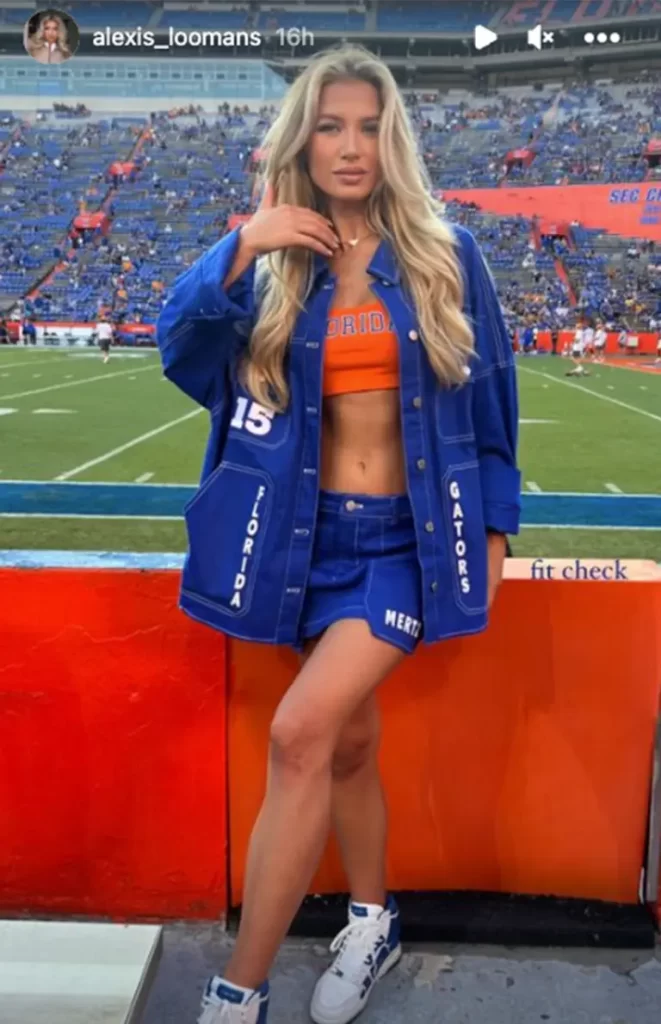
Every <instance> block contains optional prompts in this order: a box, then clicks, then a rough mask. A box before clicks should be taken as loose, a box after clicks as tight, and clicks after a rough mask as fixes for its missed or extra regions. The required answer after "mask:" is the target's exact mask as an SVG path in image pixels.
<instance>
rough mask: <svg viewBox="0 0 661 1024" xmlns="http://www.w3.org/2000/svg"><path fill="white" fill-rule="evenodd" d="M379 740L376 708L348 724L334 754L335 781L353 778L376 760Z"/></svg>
mask: <svg viewBox="0 0 661 1024" xmlns="http://www.w3.org/2000/svg"><path fill="white" fill-rule="evenodd" d="M379 739H380V730H379V719H378V715H377V713H376V710H375V709H374V708H371V709H369V711H368V712H367V713H364V714H361V715H360V716H358V717H356V718H354V719H352V720H351V721H350V722H349V723H347V725H346V727H345V729H344V730H343V732H342V734H341V736H340V738H339V740H338V742H337V745H336V747H335V750H334V752H333V760H332V762H331V770H332V773H333V779H334V780H335V781H336V782H341V781H342V780H344V779H348V778H351V776H353V775H355V774H356V773H357V772H359V771H360V770H361V769H362V768H364V767H365V765H367V764H369V763H370V762H371V761H373V760H375V759H376V756H377V753H378V749H379Z"/></svg>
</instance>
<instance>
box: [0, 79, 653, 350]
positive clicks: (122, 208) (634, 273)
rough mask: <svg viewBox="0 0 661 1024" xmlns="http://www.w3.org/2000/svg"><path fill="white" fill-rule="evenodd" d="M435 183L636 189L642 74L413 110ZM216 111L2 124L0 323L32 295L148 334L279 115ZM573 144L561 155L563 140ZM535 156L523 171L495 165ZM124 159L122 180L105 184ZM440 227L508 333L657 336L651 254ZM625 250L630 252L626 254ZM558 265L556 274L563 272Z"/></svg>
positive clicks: (451, 209)
mask: <svg viewBox="0 0 661 1024" xmlns="http://www.w3.org/2000/svg"><path fill="white" fill-rule="evenodd" d="M407 102H408V106H409V113H410V116H411V118H412V121H413V123H414V126H415V129H416V132H417V133H418V135H419V137H420V146H421V152H422V153H423V155H424V157H425V161H426V164H427V167H428V170H429V174H430V177H431V180H432V183H433V184H434V185H435V186H437V187H440V188H450V187H452V186H461V187H466V186H469V185H471V184H474V185H489V186H492V187H493V186H497V185H498V184H499V183H500V182H502V181H504V180H508V179H510V178H512V179H515V178H516V180H525V181H527V182H529V183H539V184H541V183H547V184H550V183H560V182H570V183H573V182H577V181H581V182H585V181H623V180H624V181H632V180H638V179H639V178H640V177H642V176H644V175H646V174H649V168H646V167H645V165H644V163H643V162H642V161H641V151H642V147H643V146H644V144H645V143H646V142H647V141H649V139H650V138H652V137H653V136H654V133H655V132H659V133H660V134H661V87H659V86H658V85H657V83H656V82H655V80H654V79H653V78H652V77H651V76H649V75H646V74H641V75H639V76H638V77H637V78H636V79H635V80H631V81H630V82H629V83H628V84H627V85H621V86H619V88H618V89H617V90H607V89H606V88H605V87H596V86H588V85H577V84H576V85H573V86H570V87H568V88H567V89H566V90H565V92H564V93H563V96H562V97H561V98H560V99H559V100H557V101H556V102H551V101H550V100H549V98H548V97H547V98H546V99H542V98H540V97H539V96H537V95H535V94H533V93H531V92H529V93H528V94H527V95H520V94H511V93H497V92H492V93H487V94H485V95H484V96H481V97H479V98H477V97H473V98H471V99H466V100H465V101H463V102H461V103H458V104H456V105H448V104H447V103H444V104H443V105H442V106H441V105H439V104H438V102H436V100H435V98H434V96H433V95H432V94H426V95H420V96H418V97H416V96H414V95H413V94H410V95H409V97H408V100H407ZM275 112H276V111H275V108H274V107H273V106H268V105H265V106H263V107H262V108H261V109H260V110H257V111H254V110H252V111H251V110H249V108H248V107H247V106H244V105H230V104H229V103H225V104H222V105H221V106H219V108H218V112H217V114H215V115H210V114H208V113H205V112H204V111H203V110H202V108H201V107H199V106H196V105H186V106H183V107H174V108H172V109H171V110H169V111H164V112H159V113H152V114H151V115H150V116H149V117H142V118H139V117H132V118H131V117H125V118H122V117H116V118H113V119H110V120H95V119H93V118H90V119H86V120H85V123H84V124H80V123H78V124H75V125H71V124H69V125H67V126H66V127H63V126H62V124H61V123H58V124H57V125H53V124H51V123H50V122H48V123H47V124H45V125H44V124H43V123H42V124H39V125H38V126H37V125H33V126H30V125H28V124H22V123H21V122H18V121H12V122H10V123H9V124H8V125H7V127H6V129H3V131H4V139H5V147H4V155H2V154H3V135H2V134H0V163H1V164H2V165H4V172H3V173H1V174H0V310H1V309H3V308H4V309H7V308H9V305H10V303H11V302H12V301H14V302H15V300H16V298H17V297H19V296H23V295H26V294H30V293H31V291H32V289H33V287H34V286H35V285H36V284H37V283H38V282H40V281H41V280H42V279H43V278H44V277H45V275H46V274H47V272H48V271H50V270H52V268H53V267H54V266H55V265H57V268H58V269H57V272H56V273H55V274H54V275H52V276H50V277H47V278H46V281H45V283H43V284H42V285H41V287H40V288H39V289H38V291H37V293H36V294H35V295H33V296H32V297H31V298H29V300H28V302H27V304H26V312H27V313H29V314H30V315H34V316H36V317H39V318H40V319H44V320H51V321H53V320H70V321H86V322H91V321H96V320H97V318H98V317H99V315H101V314H102V313H103V314H106V315H108V316H110V317H111V319H112V320H113V321H114V322H116V323H118V324H120V325H121V324H122V323H125V322H126V323H133V322H138V321H143V322H144V323H153V322H154V321H155V320H156V319H157V317H158V313H159V310H160V308H161V306H162V302H163V295H164V292H166V291H167V289H168V287H169V285H170V284H171V282H172V281H173V280H174V278H175V277H176V276H177V275H178V274H179V273H181V272H182V270H184V269H185V268H186V267H187V266H190V265H191V264H192V263H193V262H194V260H195V259H197V258H198V256H199V255H200V254H201V253H202V252H203V251H204V250H205V249H207V248H208V247H209V246H210V245H211V244H213V242H214V241H215V240H216V239H217V238H218V237H220V236H221V235H222V234H223V233H224V232H225V231H226V229H227V226H228V222H229V218H230V217H231V216H232V215H233V214H244V213H249V212H250V210H251V208H252V206H251V203H252V196H253V189H254V175H253V171H254V166H255V165H254V160H253V154H254V152H255V150H257V149H258V148H259V146H260V143H261V140H262V139H263V136H264V132H265V130H266V129H267V128H268V126H269V124H270V123H271V120H272V118H273V117H274V114H275ZM570 140H571V141H570ZM524 144H525V145H530V146H532V147H533V148H534V149H535V152H536V156H535V159H534V160H533V162H532V163H531V164H530V166H529V167H527V168H522V169H520V170H516V169H514V170H512V169H509V170H508V169H506V167H505V164H504V156H505V154H506V153H507V152H508V151H510V150H512V149H515V148H517V147H519V146H521V145H524ZM114 161H131V162H132V164H133V165H134V167H135V170H134V171H132V172H131V173H130V174H127V175H125V174H123V173H122V174H119V175H118V174H112V173H110V170H109V168H110V167H111V165H112V164H113V162H114ZM81 200H82V201H84V202H85V204H86V209H87V210H89V211H95V210H100V209H103V210H105V211H106V213H107V214H108V217H109V220H110V231H109V232H108V231H107V228H100V229H89V230H84V231H81V232H78V233H76V232H72V231H71V227H72V223H73V218H74V217H75V216H76V214H77V213H79V211H80V210H81ZM446 214H447V216H448V217H449V218H450V219H451V220H455V221H458V222H461V223H465V224H466V225H467V226H468V227H469V228H470V229H471V230H472V231H473V233H474V234H475V235H476V236H477V238H478V241H479V242H480V244H481V245H482V247H483V248H484V250H485V253H486V255H487V258H488V260H489V263H490V266H491V267H492V269H493V272H494V276H495V277H496V281H497V284H498V287H499V292H500V295H501V299H502V302H503V306H504V309H505V313H506V317H507V320H508V324H509V325H510V327H511V329H512V330H514V329H516V328H517V327H520V326H521V324H522V323H527V322H528V321H529V320H530V318H533V319H534V321H535V323H536V324H537V325H538V326H540V327H543V328H544V327H549V328H562V327H565V326H569V325H571V323H572V322H573V321H574V320H575V318H576V316H577V314H585V315H586V316H588V317H593V316H597V315H599V316H602V317H603V318H605V319H606V320H607V321H608V323H611V324H613V325H614V326H616V325H617V323H618V322H619V321H620V320H621V319H623V318H626V319H627V320H628V321H630V322H631V323H632V324H635V325H637V326H638V327H639V328H640V329H643V328H644V329H652V330H654V329H655V326H656V325H658V324H659V322H661V260H660V257H659V255H658V254H657V253H656V251H655V249H654V246H653V243H651V244H648V243H637V242H635V241H634V242H631V243H626V242H624V241H621V240H620V241H617V240H616V241H615V242H613V240H612V238H611V239H610V241H609V242H608V244H605V243H604V242H603V240H602V239H600V237H599V236H598V233H597V234H595V233H591V232H586V231H582V230H579V229H578V226H576V230H572V232H571V235H570V237H568V238H564V239H540V238H536V237H535V234H534V231H533V226H532V225H531V223H530V221H528V220H526V219H524V218H514V217H513V218H503V217H498V218H496V217H492V216H488V215H486V214H484V213H481V212H480V211H478V210H477V209H475V208H474V207H471V206H465V205H464V206H460V205H459V204H457V203H448V204H447V210H446ZM627 247H628V251H627ZM559 267H562V269H563V273H562V274H560V273H559Z"/></svg>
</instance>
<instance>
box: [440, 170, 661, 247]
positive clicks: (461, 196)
mask: <svg viewBox="0 0 661 1024" xmlns="http://www.w3.org/2000/svg"><path fill="white" fill-rule="evenodd" d="M439 194H441V195H442V197H443V199H444V200H446V201H449V200H451V199H457V200H459V201H460V202H462V203H476V204H477V206H479V207H480V209H482V210H485V211H487V212H488V213H502V214H503V215H504V216H508V217H514V216H517V215H519V216H522V217H531V218H532V217H533V216H535V215H537V216H538V217H548V218H549V219H550V220H555V219H556V218H557V216H558V211H561V213H562V219H563V221H573V220H577V221H580V223H581V225H582V227H585V228H600V229H602V230H603V231H610V232H612V233H613V234H617V235H624V236H626V237H632V238H652V239H654V240H656V241H659V240H661V182H656V183H654V182H651V181H647V182H645V181H643V182H640V181H639V182H633V183H628V184H617V185H612V184H611V185H567V186H554V185H549V186H546V185H541V186H537V187H535V188H509V187H507V186H505V187H504V188H471V189H443V190H442V191H441V193H439Z"/></svg>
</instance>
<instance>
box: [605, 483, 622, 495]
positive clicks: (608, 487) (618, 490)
mask: <svg viewBox="0 0 661 1024" xmlns="http://www.w3.org/2000/svg"><path fill="white" fill-rule="evenodd" d="M604 487H605V488H606V490H607V491H610V492H611V494H622V493H623V492H622V489H621V488H620V487H618V486H617V484H604Z"/></svg>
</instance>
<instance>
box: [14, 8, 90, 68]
mask: <svg viewBox="0 0 661 1024" xmlns="http://www.w3.org/2000/svg"><path fill="white" fill-rule="evenodd" d="M79 42H80V31H79V29H78V26H77V24H76V22H75V21H74V20H73V18H72V17H71V15H70V14H68V13H67V11H60V10H58V9H57V8H56V7H50V8H48V9H47V10H44V11H37V13H36V14H33V15H32V17H31V18H30V19H29V20H28V21H27V23H26V25H25V29H24V32H23V45H24V46H25V49H26V51H27V52H28V53H29V54H30V56H31V57H34V59H35V60H36V61H39V63H40V64H64V63H65V62H66V61H68V60H70V59H71V57H73V55H74V53H75V52H76V50H77V49H78V44H79Z"/></svg>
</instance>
